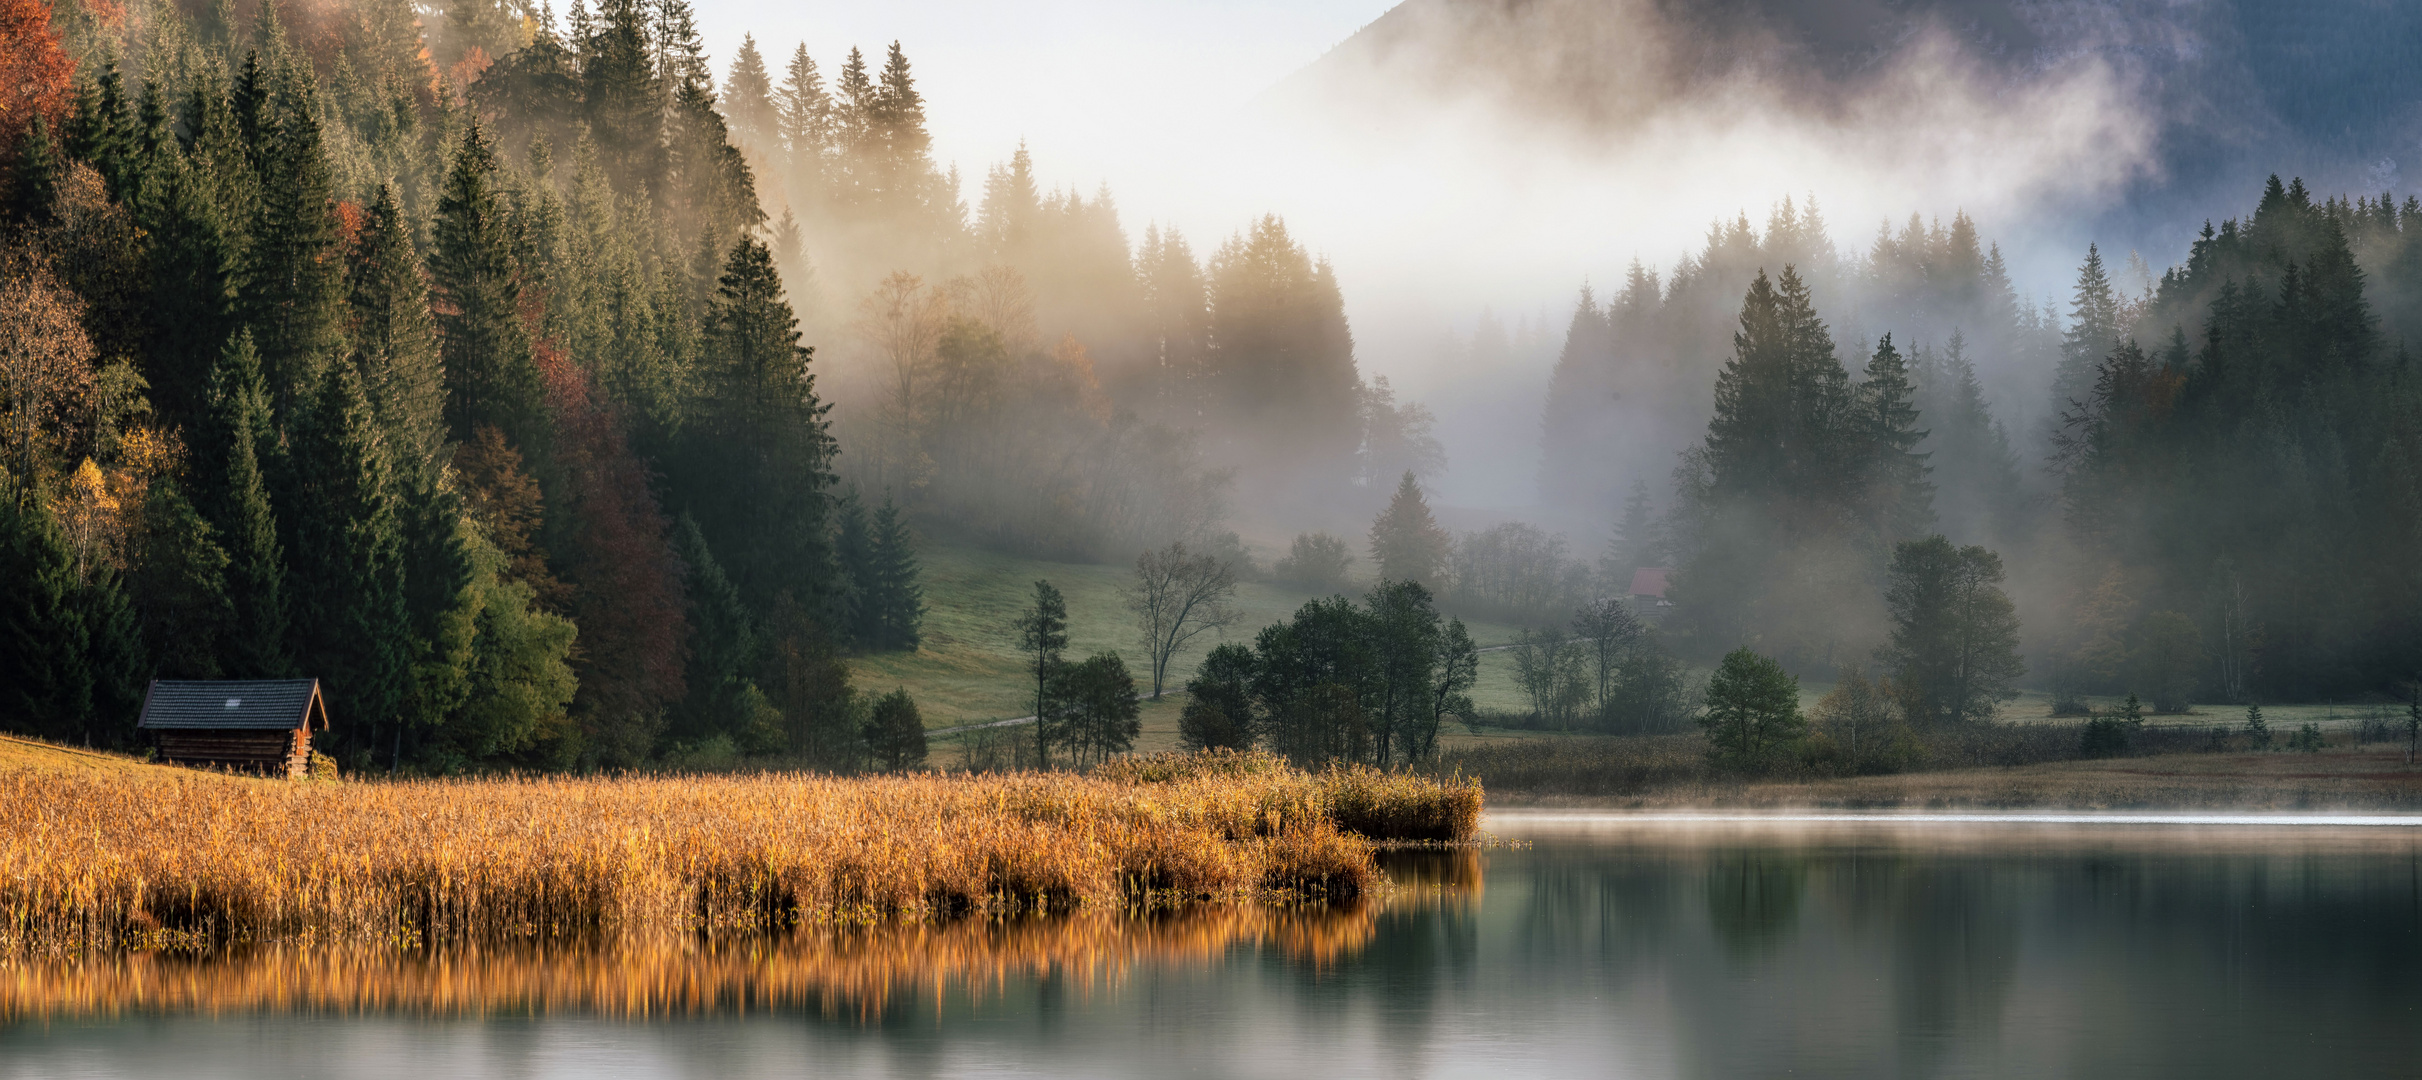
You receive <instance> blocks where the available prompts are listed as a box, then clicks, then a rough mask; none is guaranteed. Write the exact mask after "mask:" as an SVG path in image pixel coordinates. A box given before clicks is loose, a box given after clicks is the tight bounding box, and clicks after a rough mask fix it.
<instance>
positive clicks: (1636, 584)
mask: <svg viewBox="0 0 2422 1080" xmlns="http://www.w3.org/2000/svg"><path fill="white" fill-rule="evenodd" d="M1670 573H1673V568H1672V567H1669V566H1643V567H1641V568H1639V569H1637V570H1634V571H1632V572H1631V594H1632V595H1633V596H1653V597H1656V598H1657V599H1659V600H1663V599H1665V575H1667V574H1670Z"/></svg>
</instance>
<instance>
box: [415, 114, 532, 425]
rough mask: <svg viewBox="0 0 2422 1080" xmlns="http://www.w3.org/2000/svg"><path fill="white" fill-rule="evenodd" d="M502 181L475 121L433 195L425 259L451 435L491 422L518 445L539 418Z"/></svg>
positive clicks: (514, 235)
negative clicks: (430, 234)
mask: <svg viewBox="0 0 2422 1080" xmlns="http://www.w3.org/2000/svg"><path fill="white" fill-rule="evenodd" d="M499 181H500V178H499V177H498V175H497V165H496V152H495V148H494V147H493V146H492V145H490V143H489V141H488V136H487V133H486V131H485V130H483V129H482V128H481V127H480V124H479V120H478V118H477V117H473V118H472V120H471V126H470V128H469V130H467V131H466V132H464V134H463V138H462V143H461V145H460V147H458V148H457V149H456V150H455V153H454V164H453V166H452V168H451V169H449V170H448V172H447V174H446V185H445V190H444V191H443V192H442V193H441V194H440V195H439V196H438V201H437V221H436V224H435V226H434V227H433V230H432V231H433V233H434V235H435V240H436V243H435V247H434V250H433V251H432V252H431V253H430V257H429V278H430V283H431V285H432V286H433V288H432V290H431V291H432V294H433V295H432V299H433V300H434V301H435V306H436V308H437V328H438V332H439V341H440V343H441V344H440V351H439V356H440V358H441V361H442V365H443V368H444V371H445V377H446V409H445V415H446V426H447V429H448V432H449V434H450V435H451V436H452V437H453V438H454V439H456V440H457V441H461V440H467V439H469V438H470V437H471V433H472V432H473V431H475V430H477V429H478V428H479V427H481V426H483V425H493V426H495V427H497V428H498V429H500V430H502V431H504V432H505V433H506V435H507V436H508V437H509V438H511V439H513V440H514V441H515V442H520V441H523V440H526V439H527V438H529V437H530V436H531V435H532V434H534V427H535V425H536V423H537V418H538V415H539V395H540V389H539V380H538V369H537V367H536V365H535V364H534V363H533V362H532V360H531V356H530V341H529V337H528V335H527V334H526V333H525V332H524V330H523V329H522V324H521V274H520V267H519V266H518V265H517V260H516V259H515V257H514V255H515V249H516V246H517V243H518V241H519V239H520V238H519V236H518V235H517V232H516V230H515V228H514V224H513V221H512V218H511V215H510V214H509V212H508V207H507V206H506V205H505V200H504V195H503V192H502V191H501V190H500V182H499Z"/></svg>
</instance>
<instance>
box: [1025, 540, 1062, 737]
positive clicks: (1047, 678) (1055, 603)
mask: <svg viewBox="0 0 2422 1080" xmlns="http://www.w3.org/2000/svg"><path fill="white" fill-rule="evenodd" d="M1017 631H1018V651H1019V652H1023V653H1028V654H1030V655H1032V656H1033V660H1032V661H1030V662H1029V666H1028V667H1027V669H1026V670H1027V672H1028V673H1029V674H1030V675H1032V676H1033V678H1034V715H1035V723H1034V732H1035V736H1034V748H1035V762H1036V764H1038V765H1040V766H1041V767H1043V768H1046V769H1048V768H1050V767H1051V744H1052V742H1053V741H1054V740H1053V738H1052V736H1053V735H1054V734H1055V732H1054V731H1053V728H1054V726H1055V725H1053V723H1052V722H1051V720H1050V717H1052V716H1054V715H1056V714H1055V713H1054V711H1053V710H1054V708H1055V705H1054V703H1053V700H1052V699H1053V696H1054V695H1053V693H1052V691H1053V690H1054V689H1055V688H1056V687H1057V686H1058V680H1059V673H1060V668H1061V667H1062V666H1063V661H1062V660H1061V659H1060V654H1061V653H1063V652H1065V651H1066V650H1067V648H1068V600H1067V598H1066V597H1064V596H1061V595H1060V590H1059V589H1057V588H1055V587H1053V586H1052V584H1051V583H1050V582H1048V581H1037V582H1035V583H1034V606H1032V607H1029V608H1027V609H1026V613H1025V614H1023V615H1020V616H1018V621H1017Z"/></svg>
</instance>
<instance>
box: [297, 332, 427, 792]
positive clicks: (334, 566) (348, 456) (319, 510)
mask: <svg viewBox="0 0 2422 1080" xmlns="http://www.w3.org/2000/svg"><path fill="white" fill-rule="evenodd" d="M294 442H295V451H294V454H293V462H294V464H293V466H292V469H293V472H294V474H295V477H296V481H297V482H296V485H295V486H296V491H297V494H298V495H299V496H300V497H301V501H300V502H298V503H297V505H299V506H308V507H310V512H309V513H301V514H294V515H291V516H290V520H288V521H287V522H285V525H286V531H287V534H288V535H287V550H288V552H290V557H291V563H290V566H291V570H290V573H289V576H288V580H289V582H290V584H292V586H293V593H292V596H293V598H294V599H293V608H292V610H293V615H294V624H293V628H292V631H291V634H290V638H289V640H290V641H291V642H292V645H291V648H292V649H293V652H294V655H295V657H296V658H297V660H298V661H299V664H300V666H301V668H302V669H303V672H304V673H305V674H308V675H311V676H313V677H316V678H318V679H319V680H320V681H321V683H322V685H323V686H324V687H325V688H326V690H327V692H328V694H329V695H330V696H331V698H332V699H334V700H337V701H341V702H344V703H345V705H346V707H347V708H348V709H350V710H351V711H352V712H353V713H354V714H355V715H358V716H363V717H373V718H375V717H385V716H392V715H395V713H396V712H397V711H398V707H399V705H400V704H401V703H402V702H403V701H404V700H405V697H406V695H407V694H408V693H409V690H410V668H411V663H412V659H413V654H414V652H415V644H416V643H415V641H414V639H413V635H412V627H411V621H410V618H409V613H408V611H407V609H406V607H405V600H404V556H403V543H402V536H401V523H400V522H399V521H398V519H397V514H396V505H395V496H394V486H393V482H392V478H391V477H390V475H389V469H390V466H389V465H388V462H387V454H386V448H385V446H384V445H383V444H382V443H381V440H380V432H379V426H378V420H377V418H376V417H375V416H374V415H372V413H371V410H370V403H369V402H368V401H367V400H366V399H364V397H363V396H362V385H361V377H360V376H358V375H356V374H354V372H353V369H352V368H351V367H350V366H348V365H343V364H339V365H336V366H334V367H333V368H331V369H330V371H329V374H328V375H327V376H326V377H325V378H323V379H322V380H321V387H320V393H319V394H318V396H317V399H316V400H314V401H313V402H312V405H311V408H310V409H309V410H308V411H306V412H305V413H304V415H303V416H302V418H301V419H300V421H299V422H298V423H297V425H296V430H295V432H294ZM359 730H361V731H362V732H363V734H362V735H360V736H356V737H357V738H361V739H363V740H364V742H363V744H362V745H363V748H364V749H367V735H368V729H367V728H366V727H365V728H363V729H359Z"/></svg>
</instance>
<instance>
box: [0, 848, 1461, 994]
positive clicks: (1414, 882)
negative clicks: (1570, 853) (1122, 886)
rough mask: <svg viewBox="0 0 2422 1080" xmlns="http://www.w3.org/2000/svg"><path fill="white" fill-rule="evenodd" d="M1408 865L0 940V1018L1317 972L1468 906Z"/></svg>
mask: <svg viewBox="0 0 2422 1080" xmlns="http://www.w3.org/2000/svg"><path fill="white" fill-rule="evenodd" d="M1385 863H1386V871H1387V873H1388V875H1389V876H1390V878H1391V879H1392V880H1393V881H1395V882H1396V883H1397V884H1396V886H1395V887H1394V888H1392V889H1390V890H1388V891H1386V892H1385V893H1383V894H1381V895H1379V896H1377V897H1374V898H1371V899H1368V900H1364V901H1360V902H1354V903H1337V904H1304V905H1273V904H1201V905H1195V906H1190V907H1184V908H1178V909H1173V910H1157V911H1136V910H1099V909H1090V910H1080V911H1077V912H1071V913H1064V914H1049V915H1044V914H1035V915H1016V916H1002V917H994V918H966V919H958V920H949V921H905V922H890V923H878V924H872V925H838V924H821V925H808V926H803V927H800V928H798V929H796V930H792V931H788V932H781V933H721V934H674V933H664V934H632V935H623V936H618V937H614V938H611V939H595V940H586V941H580V940H573V941H566V940H563V939H556V940H548V941H539V940H533V941H522V942H504V943H497V942H485V943H463V944H460V945H455V946H449V947H445V948H437V949H410V948H396V947H393V946H391V945H381V944H373V943H363V942H324V941H311V940H307V939H290V940H284V941H273V942H266V943H259V944H252V945H238V946H230V947H227V948H224V949H218V950H212V951H209V952H205V953H178V952H169V951H156V952H132V953H124V952H121V953H96V954H91V955H86V956H81V957H71V958H51V959H35V958H24V957H18V958H7V959H0V1021H15V1020H27V1019H49V1018H71V1017H107V1016H116V1015H123V1014H135V1013H202V1014H210V1015H217V1014H226V1013H245V1012H271V1013H285V1012H300V1013H332V1014H340V1015H341V1014H356V1013H396V1014H406V1015H429V1016H451V1017H479V1016H503V1015H543V1014H556V1013H586V1014H594V1015H599V1016H605V1017H611V1018H617V1019H634V1020H637V1019H650V1018H660V1017H674V1016H688V1017H697V1016H713V1015H721V1016H745V1015H748V1014H750V1013H757V1012H813V1013H818V1014H821V1015H825V1016H842V1017H851V1016H854V1017H856V1018H859V1019H873V1018H877V1017H882V1016H885V1015H888V1014H890V1013H891V1012H892V1011H894V1010H895V1009H896V1008H898V1007H899V1006H901V1005H902V1004H903V1003H904V1002H919V1001H922V1002H931V1003H933V1004H934V1006H935V1007H936V1008H939V1007H940V1006H941V1005H942V1004H943V1003H944V1002H945V1001H947V1000H952V999H957V1000H965V1001H982V1000H985V999H987V998H990V997H997V996H1000V995H1003V994H1006V993H1011V992H1014V989H1015V988H1016V987H1018V986H1020V985H1025V984H1032V985H1034V986H1036V987H1038V988H1041V989H1046V990H1048V992H1049V993H1051V994H1053V995H1055V996H1068V997H1079V998H1081V997H1084V996H1088V995H1090V994H1092V993H1094V992H1095V991H1097V990H1110V989H1115V988H1117V987H1118V986H1119V985H1121V984H1122V983H1123V982H1124V981H1125V979H1126V978H1127V977H1128V975H1129V973H1130V972H1131V971H1132V970H1134V969H1136V968H1138V967H1140V966H1144V965H1151V966H1156V967H1184V966H1189V965H1191V966H1207V965H1211V964H1215V963H1219V962H1222V961H1224V960H1225V959H1226V958H1227V957H1228V956H1229V955H1230V954H1231V953H1232V952H1234V951H1237V950H1256V951H1260V952H1263V953H1265V954H1268V955H1272V956H1275V957H1277V958H1279V959H1280V960H1281V961H1282V962H1284V963H1286V964H1288V965H1290V966H1292V967H1295V968H1297V969H1300V970H1303V971H1304V972H1306V973H1307V974H1308V975H1309V976H1311V977H1313V978H1317V977H1318V976H1319V973H1320V972H1323V971H1326V970H1328V969H1330V968H1332V967H1334V966H1335V965H1336V964H1338V963H1339V962H1341V961H1343V960H1346V959H1349V958H1352V957H1354V956H1356V955H1358V954H1359V953H1361V951H1362V950H1363V949H1364V948H1365V947H1366V946H1367V945H1368V944H1369V943H1370V942H1371V940H1372V937H1373V935H1374V933H1375V931H1376V928H1377V926H1378V922H1379V920H1380V919H1381V918H1382V917H1384V916H1387V915H1390V914H1412V913H1416V912H1422V911H1428V910H1434V909H1440V908H1459V907H1460V908H1467V909H1468V908H1470V907H1472V906H1474V905H1475V904H1476V902H1477V898H1478V896H1479V893H1480V878H1481V858H1480V856H1479V854H1478V853H1477V852H1475V851H1473V850H1470V849H1468V848H1467V849H1459V850H1446V851H1400V852H1390V853H1388V855H1387V858H1386V860H1385Z"/></svg>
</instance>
